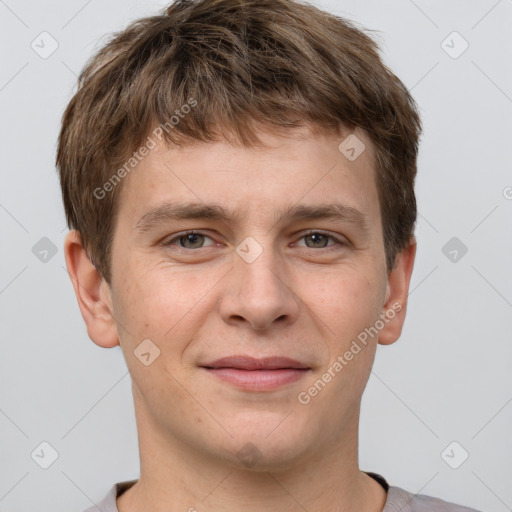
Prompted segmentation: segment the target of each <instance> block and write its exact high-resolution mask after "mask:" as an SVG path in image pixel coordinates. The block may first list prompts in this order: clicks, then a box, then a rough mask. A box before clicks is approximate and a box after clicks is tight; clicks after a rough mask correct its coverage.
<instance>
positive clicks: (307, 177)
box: [118, 128, 380, 229]
mask: <svg viewBox="0 0 512 512" xmlns="http://www.w3.org/2000/svg"><path fill="white" fill-rule="evenodd" d="M258 135H259V137H260V139H261V141H262V143H263V146H261V147H259V146H258V147H252V148H247V147H243V146H238V145H233V144H231V143H229V142H227V141H222V142H214V143H203V142H198V141H195V142H193V143H191V144H187V145H184V146H181V147H179V146H170V147H166V145H165V144H164V143H163V142H157V143H156V144H155V147H154V148H153V149H152V150H151V151H149V153H148V154H147V156H145V157H144V158H143V159H142V160H141V161H140V162H139V163H138V164H137V165H136V166H135V167H134V169H133V171H131V173H130V174H129V175H128V176H127V177H126V178H125V182H124V183H123V187H122V190H121V194H120V197H119V198H118V200H119V201H120V203H119V205H118V212H119V214H120V215H119V217H120V218H122V219H126V220H128V221H129V222H130V223H131V228H132V229H135V228H136V226H137V224H139V221H140V220H141V218H142V217H143V216H144V215H147V214H148V213H150V212H151V211H154V210H155V209H158V207H159V206H162V205H164V204H166V203H170V202H172V203H173V204H175V205H179V204H191V203H194V204H201V203H202V204H203V205H204V206H205V207H207V206H208V205H215V207H216V208H217V212H219V208H218V207H220V208H221V209H222V212H221V216H222V215H228V216H230V217H232V220H237V221H238V222H251V221H255V220H256V221H262V220H263V219H264V218H265V217H267V220H274V221H275V219H276V218H279V217H280V218H283V217H285V216H286V214H287V212H289V211H290V210H291V208H292V207H295V210H297V209H298V208H300V207H301V206H302V207H308V205H309V206H318V205H320V204H323V205H328V204H331V205H332V204H338V205H343V206H345V207H346V211H349V210H354V211H356V210H357V211H359V212H361V213H363V214H364V216H366V217H367V218H368V219H369V220H370V221H371V222H372V223H375V224H376V223H379V222H380V213H379V207H378V192H377V187H376V181H375V171H374V148H373V144H372V142H371V141H370V139H369V137H368V136H367V135H366V133H365V132H364V131H362V130H360V129H356V130H354V131H351V132H349V131H346V132H345V133H343V134H342V135H335V134H332V133H330V134H329V133H324V132H318V131H312V130H311V129H310V128H301V129H295V130H293V131H289V132H288V133H287V134H286V135H282V134H277V133H275V132H272V131H269V130H263V129H262V130H261V131H260V132H259V133H258ZM352 150H353V151H352ZM354 153H355V156H356V158H354ZM228 220H229V219H228Z"/></svg>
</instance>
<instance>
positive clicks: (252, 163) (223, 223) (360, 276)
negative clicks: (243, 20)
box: [95, 129, 412, 470]
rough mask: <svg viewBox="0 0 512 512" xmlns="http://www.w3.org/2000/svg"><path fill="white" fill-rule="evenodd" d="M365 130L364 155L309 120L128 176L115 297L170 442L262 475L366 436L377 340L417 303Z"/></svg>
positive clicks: (124, 341)
mask: <svg viewBox="0 0 512 512" xmlns="http://www.w3.org/2000/svg"><path fill="white" fill-rule="evenodd" d="M355 134H356V135H357V137H358V138H359V139H360V140H361V141H363V142H364V144H365V146H366V149H365V151H363V153H362V154H361V155H360V156H359V157H357V158H356V159H355V160H349V159H348V158H347V157H346V156H345V155H344V154H343V153H341V152H340V150H339V149H338V146H339V145H340V143H341V142H342V140H343V138H344V137H341V138H340V137H339V136H336V135H325V134H323V135H322V134H318V133H313V132H311V131H309V130H306V129H302V130H301V131H295V132H293V135H288V137H282V136H278V135H276V134H273V133H270V132H263V131H262V132H260V136H261V138H262V140H263V142H264V143H265V144H266V146H267V147H265V148H257V149H247V148H241V147H235V146H232V145H230V144H228V143H227V142H226V143H213V144H206V143H197V144H194V145H193V146H188V147H183V148H181V149H180V148H177V147H176V148H172V149H166V148H165V147H164V146H163V145H161V146H158V147H157V148H155V149H153V150H152V151H151V152H150V154H149V155H148V156H146V157H145V158H144V159H143V160H142V161H141V162H140V163H139V164H138V166H137V167H136V168H135V169H134V170H133V171H132V172H131V174H130V175H129V177H127V178H125V179H126V182H125V183H124V184H123V187H124V188H123V190H122V193H121V195H120V198H119V199H120V206H119V215H118V217H117V221H116V224H115V230H114V242H113V247H112V282H111V287H110V288H109V289H108V296H109V298H108V300H107V301H106V302H107V303H108V308H109V309H110V310H111V312H112V316H113V318H115V321H116V324H117V330H116V335H117V333H118V335H119V341H120V344H121V347H122V350H123V354H124V357H125V359H126V363H127V365H128V368H129V370H130V373H131V377H132V380H133V387H134V398H135V404H136V411H137V415H138V416H144V419H145V421H144V424H145V425H152V427H151V428H153V429H154V431H155V432H158V435H160V436H161V437H162V438H163V439H164V438H165V439H172V440H174V441H175V442H176V443H179V444H180V445H181V446H189V447H193V448H194V449H195V450H199V451H201V452H202V453H203V454H207V455H208V456H211V457H214V458H216V459H220V460H224V461H226V462H228V463H229V464H232V465H233V466H240V465H243V464H245V465H247V458H249V459H252V460H253V462H254V461H257V462H258V464H257V465H256V466H254V468H259V469H261V470H267V469H268V468H273V469H276V468H277V467H281V468H283V469H284V468H286V467H288V465H292V464H296V463H297V461H300V460H306V459H307V458H308V457H314V456H318V454H321V453H327V452H330V451H332V450H333V445H334V444H342V443H345V444H346V443H347V439H348V440H349V441H351V442H352V441H353V443H355V442H356V437H357V420H358V415H359V403H360V400H361V395H362V393H363V390H364V388H365V386H366V383H367V380H368V377H369V374H370V370H371V366H372V363H373V360H374V355H375V350H376V345H377V342H378V338H379V336H373V337H372V336H368V334H367V335H366V343H364V342H363V339H364V338H365V336H364V334H362V333H364V332H366V333H368V330H367V331H365V329H369V328H371V327H372V326H373V328H374V330H375V326H376V323H377V327H380V326H381V325H382V324H384V327H383V328H382V327H381V329H380V336H385V333H386V332H388V331H389V330H391V329H394V332H395V335H394V337H395V338H396V337H397V336H396V332H397V329H398V331H399V330H400V327H401V322H402V321H403V318H401V317H400V315H401V314H403V311H402V313H400V314H398V312H397V311H396V308H395V313H396V314H395V315H391V314H388V315H387V316H386V318H385V319H384V320H385V322H383V321H382V319H383V314H384V313H386V309H391V301H393V300H394V299H396V298H397V297H399V296H400V297H401V298H402V306H403V305H404V299H405V296H404V294H403V286H402V287H401V288H400V286H398V288H397V287H395V288H394V287H393V281H392V279H393V278H392V277H390V276H388V273H387V272H386V264H385V252H384V244H383V236H382V229H381V216H380V210H379V201H378V193H377V187H376V182H375V176H374V170H373V157H374V153H373V148H372V144H371V141H370V140H369V139H368V138H367V137H366V135H365V133H364V132H361V131H357V130H356V131H355ZM192 203H193V204H195V207H194V208H192V209H191V208H189V207H190V206H191V205H192ZM191 212H192V213H194V215H191ZM190 231H192V232H193V233H192V234H191V233H189V232H190ZM399 261H400V260H399ZM411 270H412V267H408V269H407V271H406V272H405V273H402V275H401V276H402V277H400V279H398V281H400V283H403V282H404V280H405V281H407V284H408V276H409V275H410V271H411ZM397 272H400V265H398V270H397ZM408 273H409V274H408ZM393 275H394V274H393V273H392V274H391V276H393ZM403 276H405V279H404V277H403ZM104 289H105V288H104ZM390 317H391V319H390ZM397 325H398V326H397ZM97 337H98V338H100V337H101V336H99V335H98V336H97ZM391 337H393V334H391ZM95 341H97V342H99V344H101V340H95ZM393 341H394V340H393ZM354 343H355V345H354ZM356 347H358V348H359V350H357V348H356ZM348 352H351V353H352V356H350V354H348ZM223 358H229V359H228V360H224V361H219V360H220V359H223ZM283 358H287V360H284V359H283ZM336 362H337V363H336ZM140 435H141V434H140V433H139V436H140Z"/></svg>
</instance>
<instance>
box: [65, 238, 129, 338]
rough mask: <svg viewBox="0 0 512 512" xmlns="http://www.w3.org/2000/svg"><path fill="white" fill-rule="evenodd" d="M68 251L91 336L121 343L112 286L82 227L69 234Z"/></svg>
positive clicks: (77, 293) (66, 245)
mask: <svg viewBox="0 0 512 512" xmlns="http://www.w3.org/2000/svg"><path fill="white" fill-rule="evenodd" d="M64 255H65V258H66V266H67V269H68V274H69V277H70V278H71V282H72V284H73V288H74V290H75V295H76V298H77V300H78V307H79V308H80V312H81V313H82V317H83V319H84V321H85V324H86V326H87V333H88V335H89V338H91V340H92V341H94V343H96V344H97V345H99V346H100V347H104V348H112V347H115V346H117V345H119V336H118V331H117V325H116V322H115V318H114V315H113V311H112V298H111V294H110V287H109V286H108V284H107V283H106V282H105V280H104V279H103V278H102V276H101V275H100V273H99V272H98V271H97V270H96V268H95V267H94V265H93V264H92V263H91V261H90V260H89V257H88V256H87V253H86V251H85V249H84V247H83V245H82V241H81V237H80V233H79V232H78V231H76V230H72V231H70V232H69V233H68V234H67V235H66V239H65V242H64Z"/></svg>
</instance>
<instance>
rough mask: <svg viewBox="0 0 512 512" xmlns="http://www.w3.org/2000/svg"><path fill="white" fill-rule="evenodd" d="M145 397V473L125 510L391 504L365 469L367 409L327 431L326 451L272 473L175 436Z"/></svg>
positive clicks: (339, 509)
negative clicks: (154, 417)
mask: <svg viewBox="0 0 512 512" xmlns="http://www.w3.org/2000/svg"><path fill="white" fill-rule="evenodd" d="M135 395H136V393H134V398H135ZM138 401H139V402H140V400H137V398H135V402H136V416H137V431H138V433H139V451H140V462H141V471H140V478H139V480H138V482H137V483H136V484H134V485H133V486H132V487H131V488H130V489H128V490H127V491H125V492H124V493H123V494H122V495H121V496H120V497H119V498H118V500H117V507H118V509H119V512H143V511H146V510H151V511H152V512H174V511H176V512H177V511H180V512H182V511H188V512H197V511H201V510H206V509H207V510H208V511H209V512H220V511H222V512H234V511H237V512H238V511H239V510H240V508H241V505H242V504H243V509H244V510H245V511H247V512H263V511H267V510H280V511H283V512H295V511H299V510H300V511H303V510H308V511H309V512H320V511H325V510H335V511H336V512H349V511H353V510H365V511H366V512H381V511H382V509H383V507H384V503H385V501H386V492H385V491H384V489H383V488H382V486H381V485H380V484H379V483H378V482H376V481H375V480H374V479H373V478H371V477H369V476H368V475H366V474H365V473H363V472H361V471H360V470H359V467H358V452H357V446H358V418H359V410H357V411H354V414H353V417H352V418H351V419H350V420H349V421H347V422H345V424H344V425H343V426H342V427H341V428H340V431H339V432H337V433H336V434H337V437H336V441H334V442H331V441H332V438H331V437H329V436H327V437H329V441H330V442H329V443H327V444H326V446H323V447H321V448H322V449H316V450H314V453H307V454H304V455H302V456H301V458H300V460H298V459H294V460H293V461H289V462H288V463H287V464H283V465H282V466H280V467H279V469H275V468H276V467H277V466H272V468H271V469H270V470H268V471H267V470H265V469H266V468H265V467H264V465H263V466H262V465H261V464H258V465H256V466H254V467H252V468H249V467H248V468H244V469H240V467H235V465H234V464H232V463H231V464H230V463H229V461H228V460H222V459H220V458H219V457H212V455H211V454H209V453H207V452H204V451H199V450H198V449H197V448H195V447H191V446H189V445H187V444H186V443H183V442H182V441H181V440H179V439H176V438H174V437H172V436H169V433H167V434H166V433H165V432H162V431H161V430H160V429H159V428H158V426H157V425H155V424H154V422H152V421H151V419H150V417H149V415H147V410H145V409H144V406H143V404H142V403H137V402H138ZM317 448H318V447H317ZM257 467H258V468H260V469H259V470H256V468H257ZM261 468H263V469H261Z"/></svg>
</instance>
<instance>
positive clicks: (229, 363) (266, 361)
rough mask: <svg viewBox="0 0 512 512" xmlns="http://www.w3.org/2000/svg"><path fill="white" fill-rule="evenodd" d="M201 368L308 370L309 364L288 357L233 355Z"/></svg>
mask: <svg viewBox="0 0 512 512" xmlns="http://www.w3.org/2000/svg"><path fill="white" fill-rule="evenodd" d="M201 366H202V367H203V368H208V369H215V370H217V369H219V368H236V369H238V370H281V369H295V370H308V369H309V366H307V365H305V364H302V363H300V362H299V361H296V360H295V359H290V358H289V357H281V356H270V357H263V358H261V359H257V358H255V357H251V356H244V355H234V356H229V357H222V358H220V359H216V360H215V361H212V362H211V363H207V364H203V365H201Z"/></svg>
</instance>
